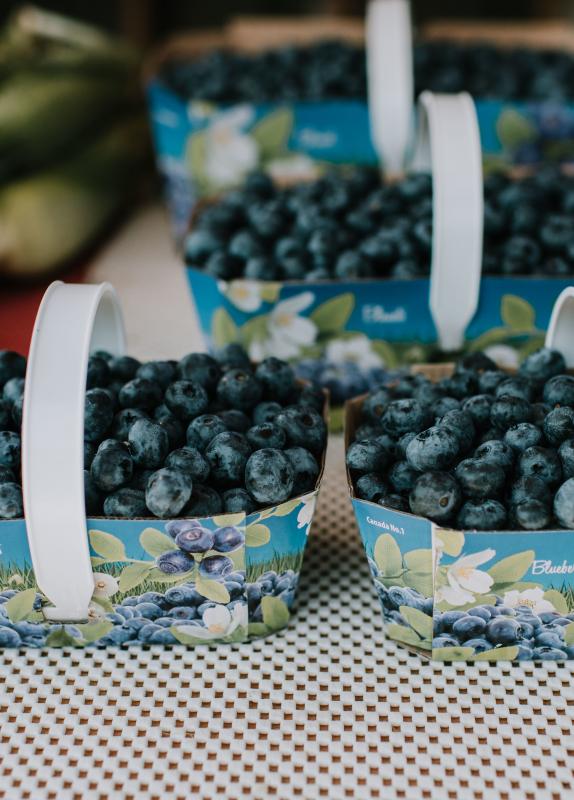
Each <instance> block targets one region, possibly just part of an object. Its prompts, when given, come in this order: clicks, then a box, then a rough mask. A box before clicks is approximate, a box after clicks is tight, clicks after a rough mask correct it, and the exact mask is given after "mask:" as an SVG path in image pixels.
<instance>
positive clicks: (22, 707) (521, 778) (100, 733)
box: [0, 441, 574, 800]
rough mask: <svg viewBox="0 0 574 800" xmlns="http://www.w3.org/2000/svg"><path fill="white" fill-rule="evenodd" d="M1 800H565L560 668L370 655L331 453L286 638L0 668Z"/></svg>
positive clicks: (572, 769)
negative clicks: (433, 661)
mask: <svg viewBox="0 0 574 800" xmlns="http://www.w3.org/2000/svg"><path fill="white" fill-rule="evenodd" d="M0 684H1V693H0V762H1V763H0V798H8V800H23V799H24V798H30V800H48V799H49V800H140V798H142V799H143V798H145V799H146V800H189V799H190V798H193V800H216V799H217V800H245V798H255V799H256V800H266V799H267V798H272V799H273V800H296V799H297V798H302V799H303V800H320V799H321V798H325V799H326V800H339V799H341V800H343V799H346V798H357V800H367V799H368V798H381V800H382V799H383V798H384V800H395V799H397V800H398V799H399V798H405V800H411V798H412V800H419V798H428V800H450V799H452V800H494V799H497V798H501V799H503V798H504V799H506V798H508V800H567V798H572V797H574V736H573V721H572V716H573V711H572V709H573V708H574V705H573V701H574V663H572V662H570V663H569V664H568V663H563V664H560V663H556V662H550V663H548V662H547V663H545V664H543V665H533V664H528V665H526V666H513V665H510V664H502V665H500V664H499V665H490V664H487V663H485V664H481V665H476V666H471V665H465V664H457V665H456V666H445V665H441V664H436V665H431V664H429V663H428V662H424V661H422V660H420V659H419V657H418V656H415V655H411V654H409V653H408V652H407V651H405V650H403V649H401V648H399V647H398V646H397V645H395V644H393V643H391V642H386V643H385V641H384V637H383V633H382V623H381V617H380V614H379V607H378V601H377V599H376V596H375V593H374V591H373V590H372V588H371V583H370V578H369V574H368V570H367V565H366V561H365V559H364V556H363V552H362V548H361V544H360V541H359V536H358V533H357V529H356V527H355V524H354V521H353V516H352V510H351V505H350V503H349V500H348V498H347V492H346V487H345V483H344V475H343V469H342V445H341V442H340V441H335V442H332V445H331V451H330V454H329V459H328V471H327V478H326V483H325V485H324V489H323V492H322V496H321V503H320V509H319V513H318V519H317V521H316V526H315V530H314V531H313V533H312V535H311V540H310V542H309V548H308V552H307V555H306V562H305V567H304V574H303V576H302V583H301V593H300V596H299V604H298V610H297V613H296V615H295V616H294V618H293V619H292V622H291V624H290V626H289V628H288V629H287V630H286V631H283V632H281V633H279V634H277V635H275V636H274V637H272V638H269V639H266V640H261V641H258V642H256V643H254V644H249V645H239V646H234V647H230V646H225V645H224V646H220V647H213V648H196V649H194V650H186V649H184V648H174V649H172V650H166V649H161V648H150V649H148V650H138V649H132V650H127V651H121V650H109V651H67V652H61V651H57V650H52V651H34V650H30V651H27V652H26V651H20V652H19V651H9V650H5V651H2V652H1V654H0Z"/></svg>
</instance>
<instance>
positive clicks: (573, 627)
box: [564, 622, 574, 647]
mask: <svg viewBox="0 0 574 800" xmlns="http://www.w3.org/2000/svg"><path fill="white" fill-rule="evenodd" d="M564 644H566V645H568V646H569V647H571V646H572V645H573V644H574V622H571V623H570V625H566V627H565V628H564Z"/></svg>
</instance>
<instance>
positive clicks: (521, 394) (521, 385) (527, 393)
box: [494, 375, 534, 403]
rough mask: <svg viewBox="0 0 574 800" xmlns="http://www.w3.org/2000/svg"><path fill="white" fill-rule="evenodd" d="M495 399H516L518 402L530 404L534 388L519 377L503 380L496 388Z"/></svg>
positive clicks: (527, 381)
mask: <svg viewBox="0 0 574 800" xmlns="http://www.w3.org/2000/svg"><path fill="white" fill-rule="evenodd" d="M494 394H495V397H517V398H518V399H519V400H526V401H527V402H528V403H530V402H532V400H533V397H534V387H533V385H532V383H531V382H530V381H529V380H527V379H526V378H523V377H521V376H520V375H515V376H514V377H511V378H505V379H504V380H502V381H501V382H500V383H499V384H498V386H497V387H496V391H495V393H494Z"/></svg>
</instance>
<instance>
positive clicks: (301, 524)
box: [297, 494, 317, 536]
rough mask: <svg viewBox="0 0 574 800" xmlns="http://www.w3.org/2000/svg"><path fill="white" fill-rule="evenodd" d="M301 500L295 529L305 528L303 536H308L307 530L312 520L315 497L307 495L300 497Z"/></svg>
mask: <svg viewBox="0 0 574 800" xmlns="http://www.w3.org/2000/svg"><path fill="white" fill-rule="evenodd" d="M301 500H302V503H303V504H302V506H301V508H300V509H299V513H298V514H297V527H298V528H306V530H305V535H306V536H309V529H310V527H311V520H312V519H313V513H314V511H315V504H316V502H317V495H316V494H308V495H307V496H306V497H302V498H301Z"/></svg>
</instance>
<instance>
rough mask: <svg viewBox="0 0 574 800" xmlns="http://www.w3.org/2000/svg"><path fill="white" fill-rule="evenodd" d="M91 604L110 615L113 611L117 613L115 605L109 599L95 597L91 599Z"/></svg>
mask: <svg viewBox="0 0 574 800" xmlns="http://www.w3.org/2000/svg"><path fill="white" fill-rule="evenodd" d="M90 602H92V603H95V604H96V605H98V606H99V607H100V608H103V609H104V611H105V612H106V613H108V614H110V613H111V612H112V611H115V608H114V604H113V603H112V601H111V600H110V599H109V598H107V597H94V596H92V599H91V601H90Z"/></svg>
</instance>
